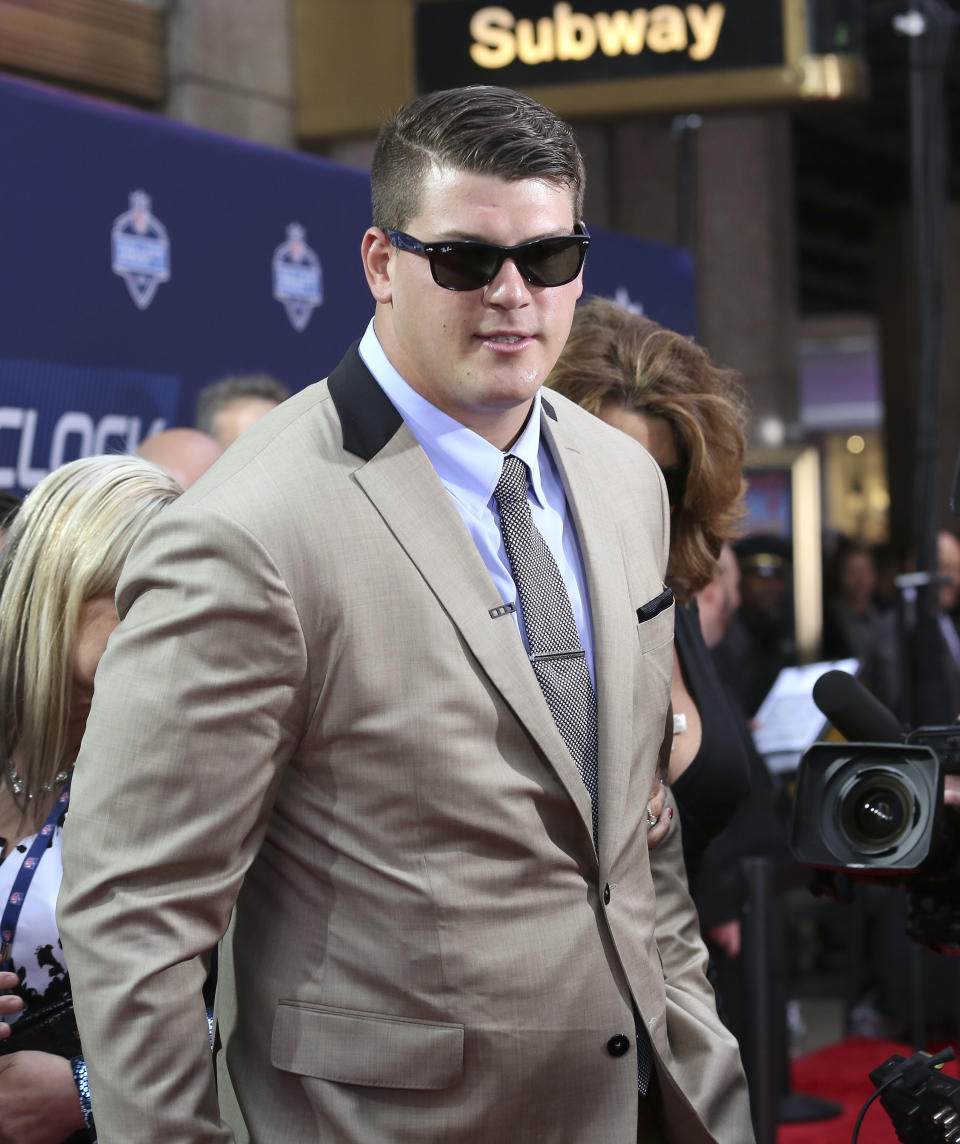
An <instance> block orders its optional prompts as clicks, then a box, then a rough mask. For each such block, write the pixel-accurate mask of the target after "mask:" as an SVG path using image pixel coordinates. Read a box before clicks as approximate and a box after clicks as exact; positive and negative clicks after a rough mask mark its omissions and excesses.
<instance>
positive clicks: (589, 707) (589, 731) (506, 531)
mask: <svg viewBox="0 0 960 1144" xmlns="http://www.w3.org/2000/svg"><path fill="white" fill-rule="evenodd" d="M493 498H494V500H495V501H496V502H497V508H498V509H499V511H500V531H501V533H502V535H503V546H504V548H505V549H506V552H507V558H508V559H509V561H510V568H511V570H512V572H513V579H514V581H515V582H516V585H517V594H518V595H519V597H520V610H521V612H522V613H523V626H524V628H525V629H526V632H527V643H528V645H529V647H530V662H531V663H532V664H533V670H534V674H535V675H536V677H537V682H538V683H539V684H540V689H541V691H542V692H543V695H544V698H545V699H546V701H547V706H548V707H549V708H550V713H551V715H553V718H554V721H555V722H556V724H557V728H558V729H559V731H560V734H561V735H562V736H563V740H564V742H565V743H566V744H567V746H568V747H569V749H570V754H571V755H573V760H574V762H575V763H576V764H577V769H578V770H579V772H580V777H581V778H582V779H583V783H584V786H585V787H586V788H587V790H588V791H589V793H590V802H591V805H592V811H593V844H594V846H597V845H598V825H599V818H598V811H597V696H596V693H595V691H594V689H593V681H592V680H591V678H590V670H589V668H588V667H587V656H586V652H585V651H584V650H583V648H582V647H581V645H580V633H579V632H578V631H577V624H576V621H575V620H574V618H573V608H571V606H570V597H569V596H568V595H567V589H566V586H565V585H564V583H563V578H562V577H561V575H560V569H559V568H558V567H557V562H556V560H554V558H553V553H552V552H551V551H550V549H549V548H548V547H547V544H546V542H545V541H544V539H543V537H542V536H541V535H540V533H539V531H538V530H537V527H536V525H535V524H534V523H533V517H532V516H531V514H530V504H529V502H528V500H527V466H526V465H525V464H524V462H523V461H521V460H520V458H519V457H514V456H508V457H505V458H504V461H503V471H502V472H501V474H500V480H499V482H498V483H497V487H496V488H495V489H494V490H493Z"/></svg>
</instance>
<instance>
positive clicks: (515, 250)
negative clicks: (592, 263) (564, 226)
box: [386, 223, 590, 290]
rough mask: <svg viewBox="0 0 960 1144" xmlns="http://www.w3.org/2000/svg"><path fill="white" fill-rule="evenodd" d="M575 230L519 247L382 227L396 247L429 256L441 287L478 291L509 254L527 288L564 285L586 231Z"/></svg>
mask: <svg viewBox="0 0 960 1144" xmlns="http://www.w3.org/2000/svg"><path fill="white" fill-rule="evenodd" d="M575 230H576V232H577V233H576V234H564V235H560V236H559V237H558V238H538V239H535V240H534V241H533V242H522V243H520V245H519V246H494V245H493V243H490V242H421V241H420V240H419V239H417V238H413V237H412V236H411V235H409V234H404V233H403V231H400V230H388V231H386V235H387V237H388V238H389V239H390V241H391V243H393V245H394V246H395V247H396V248H397V250H405V251H407V252H408V253H409V254H422V255H423V256H424V257H425V258H429V260H430V273H431V274H432V275H433V280H434V282H436V284H437V285H438V286H442V287H443V288H444V290H479V289H480V288H481V287H482V286H489V285H490V283H491V282H492V281H493V280H494V278H496V276H497V275H498V274H499V273H500V267H501V266H503V264H504V262H505V261H506V260H507V259H508V258H509V259H510V260H511V261H512V262H513V264H514V265H515V266H516V268H517V269H518V270H519V271H520V273H521V275H522V276H523V278H524V280H525V281H526V282H529V283H530V285H531V286H565V285H566V284H567V283H568V282H572V281H573V280H574V278H576V276H577V275H578V274H579V273H580V269H581V267H582V266H583V260H584V258H585V257H586V253H587V247H588V246H589V245H590V235H589V234H588V233H587V228H586V227H585V226H584V225H583V223H577V225H576V227H575Z"/></svg>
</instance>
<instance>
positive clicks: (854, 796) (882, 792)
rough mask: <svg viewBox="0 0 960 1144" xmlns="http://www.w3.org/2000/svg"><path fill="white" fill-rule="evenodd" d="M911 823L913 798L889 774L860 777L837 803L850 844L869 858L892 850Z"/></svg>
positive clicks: (868, 773)
mask: <svg viewBox="0 0 960 1144" xmlns="http://www.w3.org/2000/svg"><path fill="white" fill-rule="evenodd" d="M912 821H913V796H912V795H911V793H910V791H909V790H908V789H907V787H906V786H905V785H904V784H903V782H901V780H900V779H899V778H898V777H897V776H896V775H893V774H891V773H890V772H889V771H867V772H866V773H861V774H859V775H858V776H857V778H856V780H855V781H854V783H853V784H852V786H851V787H850V788H849V789H848V790H847V791H846V792H845V793H844V794H843V797H842V801H841V803H840V822H841V824H842V826H843V830H844V832H845V833H846V835H847V838H848V840H849V842H850V843H851V845H852V846H854V847H856V848H857V849H858V850H862V851H864V852H865V853H868V854H876V853H878V852H880V851H883V850H889V849H890V847H891V846H895V845H896V844H897V843H898V842H900V841H901V839H902V838H903V836H904V835H905V834H906V832H907V830H908V829H909V827H910V826H911V824H912Z"/></svg>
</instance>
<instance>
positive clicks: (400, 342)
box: [60, 88, 752, 1144]
mask: <svg viewBox="0 0 960 1144" xmlns="http://www.w3.org/2000/svg"><path fill="white" fill-rule="evenodd" d="M372 184H373V197H374V223H375V225H374V226H373V227H371V228H370V229H369V230H368V231H367V232H366V234H365V235H364V238H363V243H362V257H363V264H364V268H365V272H366V276H367V280H368V282H369V285H370V289H371V292H372V293H373V296H374V299H375V301H376V312H375V317H374V321H373V322H372V324H371V325H370V327H368V329H367V332H366V334H365V335H364V337H363V339H362V341H361V342H360V344H359V346H355V347H353V348H352V349H351V350H350V351H348V353H347V355H346V357H345V358H344V360H343V361H342V362H341V364H340V365H339V366H338V367H337V369H336V370H335V371H334V372H333V373H332V374H331V376H330V377H329V378H328V379H327V380H326V381H324V382H321V383H319V384H317V385H314V386H312V387H310V388H308V389H306V390H304V391H303V392H301V393H299V394H297V395H296V396H294V397H292V398H291V399H290V400H289V401H287V402H285V403H284V404H283V405H282V406H280V407H279V408H278V409H276V410H275V411H273V412H272V413H270V414H268V415H267V416H266V417H264V418H263V419H262V420H261V421H259V422H257V424H255V425H254V426H253V427H251V428H250V429H249V430H248V431H247V433H245V434H244V436H243V437H242V438H241V439H240V440H239V441H238V442H237V443H236V444H235V445H234V446H233V447H232V448H231V449H230V450H229V452H228V453H227V454H226V455H225V456H224V457H223V459H222V460H221V461H219V462H218V463H217V464H216V465H215V466H214V467H213V469H211V470H210V472H209V473H208V474H207V475H206V476H205V477H204V478H202V479H201V480H200V481H199V482H198V483H197V484H196V485H195V486H194V487H193V488H192V489H190V490H189V491H188V492H187V494H186V495H185V496H184V497H183V498H182V499H181V501H180V502H179V503H178V504H177V505H176V506H174V507H173V508H171V509H168V510H167V511H166V512H165V513H163V514H162V516H161V517H160V518H158V521H157V523H156V526H155V527H152V528H151V529H150V530H149V531H148V533H147V534H145V536H144V538H143V542H142V543H140V544H139V545H138V546H137V547H136V549H135V551H134V553H133V555H132V556H131V558H130V561H129V563H128V565H127V568H126V571H125V573H124V577H123V579H122V581H121V584H120V587H119V589H118V597H117V598H118V609H119V612H120V616H121V624H120V626H119V628H118V629H117V631H116V633H115V634H114V637H113V638H112V639H111V642H110V647H109V648H108V650H107V653H106V655H105V657H104V659H103V661H102V664H101V667H100V671H99V674H98V676H97V687H96V696H95V699H94V704H93V710H92V712H91V715H90V719H89V722H88V724H87V732H86V736H85V740H84V746H83V751H82V754H81V758H80V761H79V763H78V766H77V771H76V777H75V781H74V790H73V798H72V804H71V809H70V815H69V820H68V823H67V829H66V833H65V840H64V867H65V878H64V887H63V894H62V897H61V913H60V917H61V926H62V933H63V942H64V947H65V951H66V956H67V961H68V964H69V967H70V971H71V975H72V980H73V985H74V992H75V997H76V1008H77V1012H78V1015H79V1021H80V1028H81V1034H82V1038H83V1042H84V1046H85V1050H86V1053H87V1058H88V1065H89V1071H90V1085H91V1090H92V1094H93V1109H94V1114H95V1116H96V1119H97V1125H98V1130H99V1139H100V1142H101V1144H129V1142H131V1141H136V1142H138V1144H139V1142H149V1144H174V1142H176V1144H206V1142H212V1141H226V1140H230V1139H236V1140H251V1141H256V1142H257V1144H274V1142H276V1144H281V1142H282V1144H288V1142H291V1141H293V1142H295V1144H299V1142H307V1141H325V1142H326V1141H329V1142H331V1144H334V1142H336V1144H395V1142H400V1141H414V1140H415V1141H418V1142H422V1141H426V1142H433V1144H490V1142H495V1141H499V1140H503V1141H510V1142H511V1144H524V1142H525V1144H585V1142H587V1141H591V1142H592V1141H597V1142H603V1144H626V1142H628V1141H630V1142H632V1141H635V1140H641V1141H644V1142H648V1141H659V1140H667V1139H668V1140H671V1141H678V1142H681V1144H708V1142H709V1141H711V1140H716V1141H719V1142H720V1144H745V1142H747V1141H749V1140H751V1139H752V1132H751V1128H750V1122H749V1109H748V1105H747V1098H746V1088H745V1084H744V1080H743V1075H742V1071H741V1069H740V1064H739V1057H738V1053H737V1048H736V1044H735V1042H734V1041H733V1040H732V1038H731V1037H730V1035H729V1034H728V1033H727V1032H726V1031H725V1030H724V1029H723V1026H722V1025H721V1024H720V1022H719V1021H718V1019H717V1015H716V1010H715V1007H714V1002H713V997H712V993H711V991H710V988H709V986H708V984H707V982H706V980H705V977H704V963H705V956H704V951H703V947H702V945H701V943H700V940H699V937H698V927H697V920H696V917H695V914H694V911H693V907H692V905H691V903H690V899H689V896H688V895H687V891H686V883H685V880H684V876H683V872H682V862H681V857H680V845H679V843H680V839H679V832H678V831H677V830H676V829H674V830H673V831H672V834H671V835H670V836H668V839H667V840H666V841H665V842H664V843H663V844H662V845H661V846H660V847H659V848H657V849H656V850H654V851H652V852H648V847H647V841H646V838H647V821H646V806H647V796H648V794H649V792H650V789H651V786H652V784H653V780H654V777H655V773H656V768H657V761H658V754H659V752H660V749H661V743H662V739H663V730H664V726H665V719H666V715H667V709H668V701H669V690H670V675H671V668H672V650H671V637H672V630H673V609H672V604H671V600H670V597H669V593H667V592H664V590H663V581H662V577H663V573H664V568H665V564H666V554H667V538H668V506H667V499H666V495H665V490H664V485H663V480H662V478H661V476H660V473H659V470H658V469H657V468H656V465H655V464H654V463H653V461H652V460H651V458H650V457H649V455H648V454H647V453H646V452H645V451H644V450H643V449H641V448H640V447H639V446H638V445H636V444H635V443H634V442H633V441H631V440H630V439H629V438H628V437H627V436H626V435H625V434H621V433H619V432H617V431H615V430H611V429H609V428H608V427H607V426H605V425H604V424H603V423H602V422H600V421H599V420H597V419H596V418H594V417H592V416H590V415H589V414H587V413H585V412H583V411H582V410H580V409H578V408H577V407H575V406H573V405H572V404H570V403H569V402H567V401H565V400H564V399H563V398H560V397H559V396H557V395H553V394H550V393H548V392H544V393H541V389H540V387H541V384H542V382H543V379H544V378H545V377H546V375H547V374H548V372H549V370H550V368H551V366H552V365H553V363H554V361H555V359H556V357H557V355H558V354H559V352H560V349H561V347H562V345H563V342H564V340H565V338H566V336H567V333H568V330H569V327H570V322H571V319H572V315H573V309H574V305H575V302H576V300H577V298H578V297H579V295H580V292H581V288H582V286H581V268H582V256H583V251H584V250H585V248H586V245H587V240H586V236H585V232H584V230H583V228H582V225H580V222H579V220H580V219H581V217H582V184H583V171H582V161H581V159H580V155H579V152H578V151H577V148H576V144H575V142H574V140H573V137H572V133H571V132H570V129H569V128H568V127H567V126H566V125H565V124H564V123H562V122H561V121H560V120H558V119H557V118H556V117H555V116H553V115H552V114H551V113H550V112H548V111H546V109H544V108H542V107H540V105H539V104H537V103H535V102H534V101H533V100H530V99H528V98H527V97H525V96H520V95H518V94H516V93H514V92H510V91H507V90H505V89H500V88H473V89H463V90H458V91H453V92H442V93H438V94H435V95H433V96H427V97H424V98H422V99H420V100H417V101H414V102H413V103H412V104H411V105H408V106H407V107H405V108H402V109H401V110H400V111H399V112H398V113H397V115H396V116H395V117H394V118H393V120H392V121H391V122H390V123H389V124H388V125H387V126H386V127H385V128H384V130H383V131H382V132H381V136H380V139H379V141H378V146H377V152H376V157H375V160H374V166H373V172H372ZM505 453H509V454H513V455H515V456H518V457H520V459H521V460H522V461H523V462H524V464H525V466H526V468H527V470H528V473H529V484H528V486H527V501H528V502H529V506H530V511H531V513H532V519H533V521H534V523H535V526H536V528H537V530H538V534H539V535H541V536H542V538H543V540H544V541H545V543H546V545H547V546H548V547H549V548H550V550H551V552H552V559H553V560H554V561H555V564H556V568H557V569H559V572H560V574H561V576H562V580H563V585H564V588H565V596H564V600H565V602H566V597H567V596H569V604H567V607H568V608H572V611H573V616H574V619H575V620H576V627H577V630H578V633H579V636H580V643H581V645H582V646H580V647H577V648H575V649H573V650H571V651H570V652H562V653H558V654H557V655H553V656H546V657H545V658H546V659H547V660H553V659H557V658H560V659H565V658H566V657H568V656H571V657H574V658H577V659H578V660H580V659H585V660H586V663H587V664H588V665H589V670H590V676H589V677H588V679H592V680H593V681H594V682H595V689H596V698H595V701H594V692H593V688H592V687H591V686H589V684H588V687H587V692H588V693H589V703H590V704H591V705H592V707H593V709H594V710H595V712H596V726H597V731H596V732H595V733H594V735H593V747H592V749H593V758H594V767H595V773H594V776H593V780H592V781H593V783H594V786H595V788H596V790H595V799H596V807H597V822H596V827H594V824H593V822H592V818H593V813H592V805H591V803H592V796H591V793H589V792H588V789H587V785H585V784H586V782H587V781H591V780H587V779H584V778H583V777H582V776H581V772H580V771H579V770H578V766H577V765H576V764H575V762H574V756H573V754H572V750H573V748H572V747H570V746H568V741H569V740H568V739H565V738H564V737H563V734H562V733H561V730H560V725H559V724H560V722H562V718H563V715H564V712H563V711H558V712H555V714H557V720H556V721H555V718H554V714H551V710H552V708H551V707H549V706H548V702H547V700H546V695H545V691H544V690H541V686H540V684H539V683H538V676H537V675H535V674H534V669H533V668H532V667H531V659H532V658H533V659H534V660H536V659H537V658H538V657H537V656H531V655H529V654H528V648H529V647H530V646H531V645H532V644H533V642H534V636H535V635H536V633H535V632H534V630H533V624H532V623H531V621H530V617H529V616H528V615H527V614H526V604H525V602H524V600H522V599H521V600H519V601H518V592H517V588H516V585H515V583H514V579H515V577H514V575H513V574H512V566H511V564H510V562H509V560H508V559H507V557H506V555H505V552H504V546H503V543H502V538H501V521H502V518H501V515H500V514H499V512H498V507H497V506H498V503H499V502H498V501H496V500H495V498H494V496H493V494H494V489H495V487H499V486H498V482H499V481H500V477H501V469H505V466H504V454H505ZM521 605H523V606H522V607H521ZM521 613H523V614H521ZM527 624H530V630H527V627H526V625H527ZM576 634H577V633H574V637H573V640H572V642H573V643H574V644H576ZM539 658H540V659H543V658H544V657H543V656H540V657H539ZM538 666H542V664H540V665H538ZM595 832H596V838H597V844H595V841H594V834H595ZM231 916H232V922H231ZM228 925H229V930H228ZM225 932H226V938H225V939H224V940H223V942H222V945H221V966H220V980H219V985H218V996H217V1019H218V1035H217V1052H216V1074H217V1083H216V1084H215V1082H214V1067H213V1065H212V1064H211V1061H210V1054H209V1049H208V1047H207V1032H206V1020H205V1014H204V1008H203V1003H202V1001H201V986H202V984H203V979H204V975H205V959H206V954H207V951H209V950H210V949H211V948H212V947H213V946H214V945H216V943H217V942H218V941H219V940H220V939H221V937H222V936H223V935H224V933H225ZM651 1063H652V1064H653V1065H655V1068H654V1073H653V1076H652V1077H650V1079H649V1081H648V1080H647V1078H646V1076H645V1070H646V1069H647V1067H648V1065H650V1064H651ZM638 1076H639V1083H638Z"/></svg>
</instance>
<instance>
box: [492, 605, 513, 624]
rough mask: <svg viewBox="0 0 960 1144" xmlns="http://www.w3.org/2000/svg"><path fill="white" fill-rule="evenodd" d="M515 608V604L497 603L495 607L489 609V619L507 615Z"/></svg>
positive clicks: (497, 618)
mask: <svg viewBox="0 0 960 1144" xmlns="http://www.w3.org/2000/svg"><path fill="white" fill-rule="evenodd" d="M516 610H517V605H516V604H498V605H497V607H495V608H491V609H490V619H491V620H499V619H500V617H501V616H509V615H510V614H511V612H515V611H516Z"/></svg>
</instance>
